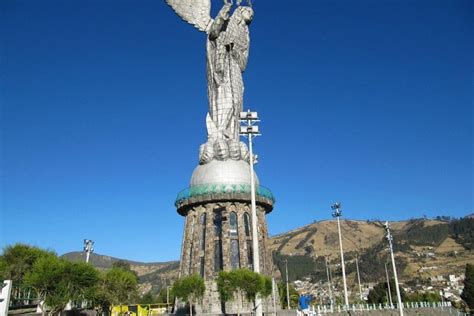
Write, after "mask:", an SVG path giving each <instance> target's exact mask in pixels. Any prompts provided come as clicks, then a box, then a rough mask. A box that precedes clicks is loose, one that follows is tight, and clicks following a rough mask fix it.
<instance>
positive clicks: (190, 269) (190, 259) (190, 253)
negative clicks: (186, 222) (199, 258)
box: [189, 215, 195, 274]
mask: <svg viewBox="0 0 474 316" xmlns="http://www.w3.org/2000/svg"><path fill="white" fill-rule="evenodd" d="M191 216H192V218H191V229H190V231H191V234H190V237H191V244H190V246H189V274H192V273H193V248H194V238H195V237H194V220H195V218H194V215H191Z"/></svg>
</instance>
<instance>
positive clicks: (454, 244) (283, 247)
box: [270, 218, 474, 282]
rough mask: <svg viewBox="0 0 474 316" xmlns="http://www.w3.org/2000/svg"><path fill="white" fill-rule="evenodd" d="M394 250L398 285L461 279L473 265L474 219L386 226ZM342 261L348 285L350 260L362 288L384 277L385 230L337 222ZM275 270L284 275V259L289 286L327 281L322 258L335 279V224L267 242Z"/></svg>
mask: <svg viewBox="0 0 474 316" xmlns="http://www.w3.org/2000/svg"><path fill="white" fill-rule="evenodd" d="M391 227H392V234H393V236H394V250H395V253H396V257H397V266H398V270H399V274H400V275H401V279H402V280H404V281H410V280H414V279H416V278H420V279H424V280H426V279H428V278H429V277H431V276H435V275H440V274H441V275H447V274H460V273H463V272H464V267H465V265H466V263H467V262H473V261H474V253H473V251H472V250H473V240H474V219H473V218H464V219H462V220H453V221H445V220H425V219H418V220H409V221H400V222H393V223H391ZM341 231H342V236H343V247H344V259H345V261H346V266H347V267H346V272H347V274H348V280H349V282H351V280H352V282H354V280H355V277H356V276H355V272H356V266H355V259H356V257H358V258H359V268H360V273H361V279H362V281H363V282H376V281H378V280H380V279H381V278H383V277H384V275H385V274H384V273H385V270H384V263H385V262H388V260H389V254H388V251H387V242H386V240H385V239H384V235H385V230H384V228H383V226H382V223H380V222H373V221H355V220H342V221H341ZM270 249H271V250H272V251H273V254H274V261H275V264H276V265H277V266H278V268H279V270H280V271H283V268H284V266H283V265H284V260H285V259H288V268H289V273H288V275H289V278H290V280H296V279H302V278H304V277H311V278H312V280H313V281H319V280H324V279H325V278H326V267H325V258H327V259H328V260H329V262H330V265H331V266H332V267H333V272H334V273H335V276H336V278H337V277H338V276H340V273H341V272H340V270H341V268H340V259H339V241H338V233H337V224H336V222H335V221H321V222H316V223H313V224H310V225H307V226H304V227H301V228H298V229H296V230H293V231H290V232H288V233H285V234H280V235H277V236H274V237H272V238H271V240H270Z"/></svg>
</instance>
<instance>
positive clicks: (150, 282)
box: [61, 252, 179, 293]
mask: <svg viewBox="0 0 474 316" xmlns="http://www.w3.org/2000/svg"><path fill="white" fill-rule="evenodd" d="M61 257H63V258H65V259H67V260H71V261H85V260H86V259H85V254H84V253H83V252H69V253H66V254H64V255H62V256H61ZM118 261H123V262H126V263H128V264H130V268H131V269H132V270H133V271H135V272H136V273H137V275H138V280H139V283H140V291H141V292H142V293H145V292H148V291H150V290H151V291H153V292H155V293H156V292H158V291H159V290H160V289H161V288H163V287H166V286H168V285H171V284H172V283H173V281H174V280H175V279H176V278H177V277H178V269H179V261H169V262H150V263H145V262H137V261H131V260H126V259H119V258H114V257H109V256H105V255H100V254H96V253H92V254H91V255H90V258H89V262H90V263H91V264H92V265H93V266H95V267H96V268H98V269H104V270H105V269H110V268H111V267H112V265H113V264H114V262H118Z"/></svg>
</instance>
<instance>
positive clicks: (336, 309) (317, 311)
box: [310, 302, 462, 315]
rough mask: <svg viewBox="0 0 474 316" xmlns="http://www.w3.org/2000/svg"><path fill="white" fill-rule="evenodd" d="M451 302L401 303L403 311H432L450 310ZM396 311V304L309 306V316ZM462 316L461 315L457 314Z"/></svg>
mask: <svg viewBox="0 0 474 316" xmlns="http://www.w3.org/2000/svg"><path fill="white" fill-rule="evenodd" d="M451 307H452V305H451V302H409V303H403V308H404V309H419V308H433V309H441V310H443V309H450V310H451V309H452V308H451ZM396 309H398V306H397V304H393V305H390V304H350V305H348V306H344V305H336V306H330V305H316V306H311V309H310V314H311V315H322V314H332V313H340V312H344V311H352V312H363V311H376V310H396ZM459 315H462V314H459Z"/></svg>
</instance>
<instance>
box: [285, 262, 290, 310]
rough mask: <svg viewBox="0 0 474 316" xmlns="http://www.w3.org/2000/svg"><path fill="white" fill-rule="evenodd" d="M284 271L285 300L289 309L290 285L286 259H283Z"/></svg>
mask: <svg viewBox="0 0 474 316" xmlns="http://www.w3.org/2000/svg"><path fill="white" fill-rule="evenodd" d="M285 272H286V302H287V306H288V309H290V286H289V283H288V259H285Z"/></svg>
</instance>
